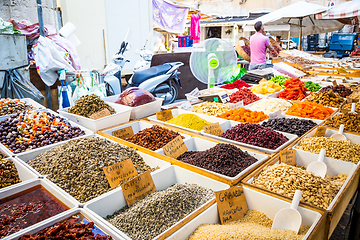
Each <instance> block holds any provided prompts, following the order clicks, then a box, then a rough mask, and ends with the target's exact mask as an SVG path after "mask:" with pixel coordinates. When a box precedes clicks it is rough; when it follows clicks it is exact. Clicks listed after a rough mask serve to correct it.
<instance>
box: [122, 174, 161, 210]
mask: <svg viewBox="0 0 360 240" xmlns="http://www.w3.org/2000/svg"><path fill="white" fill-rule="evenodd" d="M121 189H122V191H123V193H124V196H125V200H126V202H127V204H128V206H131V205H133V204H134V203H136V202H137V201H139V200H141V199H143V198H144V197H146V195H148V194H150V193H153V192H156V187H155V184H154V181H153V179H152V177H151V175H150V171H146V172H144V173H143V174H141V175H139V176H137V177H136V178H134V179H131V180H130V181H128V182H126V183H124V184H122V185H121Z"/></svg>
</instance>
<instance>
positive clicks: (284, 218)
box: [271, 190, 302, 233]
mask: <svg viewBox="0 0 360 240" xmlns="http://www.w3.org/2000/svg"><path fill="white" fill-rule="evenodd" d="M301 195H302V191H300V190H296V191H295V194H294V197H293V200H292V202H291V205H290V208H283V209H281V210H280V211H278V212H277V213H276V215H275V218H274V221H273V224H272V226H271V229H288V230H293V231H295V232H296V233H298V232H299V229H300V227H301V222H302V217H301V214H300V213H299V212H298V210H297V208H298V206H299V202H300V198H301Z"/></svg>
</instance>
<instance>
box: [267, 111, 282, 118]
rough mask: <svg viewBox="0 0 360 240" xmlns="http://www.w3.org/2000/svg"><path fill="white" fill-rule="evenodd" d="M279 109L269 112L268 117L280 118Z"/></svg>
mask: <svg viewBox="0 0 360 240" xmlns="http://www.w3.org/2000/svg"><path fill="white" fill-rule="evenodd" d="M281 117H282V115H281V110H279V111H276V112H274V113H270V114H269V119H275V118H281Z"/></svg>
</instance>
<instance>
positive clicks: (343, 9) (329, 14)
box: [316, 0, 360, 24]
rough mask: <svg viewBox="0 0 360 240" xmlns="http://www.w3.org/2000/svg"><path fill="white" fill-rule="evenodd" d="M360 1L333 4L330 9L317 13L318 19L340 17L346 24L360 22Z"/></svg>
mask: <svg viewBox="0 0 360 240" xmlns="http://www.w3.org/2000/svg"><path fill="white" fill-rule="evenodd" d="M359 17H360V1H359V0H357V1H350V2H345V3H341V4H339V5H335V6H333V7H332V8H331V9H330V10H328V11H326V12H322V13H318V14H316V18H317V19H338V20H340V21H341V20H343V21H341V22H343V23H346V24H359Z"/></svg>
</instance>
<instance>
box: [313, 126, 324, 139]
mask: <svg viewBox="0 0 360 240" xmlns="http://www.w3.org/2000/svg"><path fill="white" fill-rule="evenodd" d="M326 130H327V128H326V127H323V126H320V127H318V128H317V129H316V132H315V135H314V137H324V136H325V133H326Z"/></svg>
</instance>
